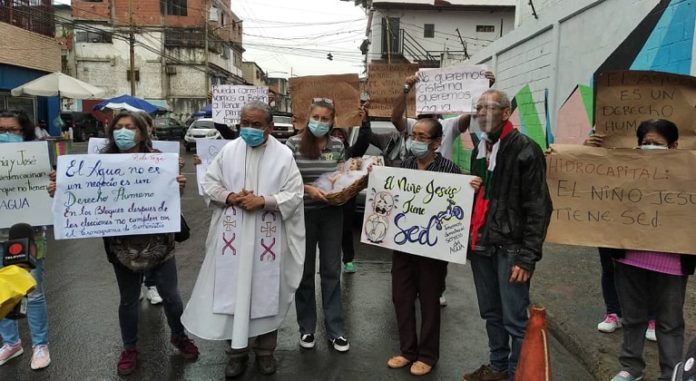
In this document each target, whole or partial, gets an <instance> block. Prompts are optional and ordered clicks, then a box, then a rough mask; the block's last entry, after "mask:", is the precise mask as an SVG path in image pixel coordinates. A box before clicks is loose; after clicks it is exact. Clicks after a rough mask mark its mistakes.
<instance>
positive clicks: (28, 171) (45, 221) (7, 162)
mask: <svg viewBox="0 0 696 381" xmlns="http://www.w3.org/2000/svg"><path fill="white" fill-rule="evenodd" d="M50 171H51V163H50V158H49V155H48V144H47V143H46V142H45V141H44V142H27V143H2V153H0V228H9V227H10V226H12V225H14V224H16V223H19V222H24V223H27V224H29V225H33V226H40V225H51V224H52V223H53V219H52V216H51V213H49V211H50V210H51V202H52V200H51V198H50V197H49V196H48V191H47V189H48V181H49V180H48V172H50Z"/></svg>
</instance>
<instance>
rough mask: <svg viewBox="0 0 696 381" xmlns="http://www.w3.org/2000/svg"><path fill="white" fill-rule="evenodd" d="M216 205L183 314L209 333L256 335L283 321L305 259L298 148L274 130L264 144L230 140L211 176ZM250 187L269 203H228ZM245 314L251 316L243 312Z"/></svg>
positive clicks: (243, 339) (192, 327) (236, 343)
mask: <svg viewBox="0 0 696 381" xmlns="http://www.w3.org/2000/svg"><path fill="white" fill-rule="evenodd" d="M202 186H203V190H204V193H205V197H206V200H207V201H208V202H209V205H210V207H212V208H213V215H212V218H211V221H210V229H209V231H208V237H207V239H206V255H205V259H204V261H203V265H202V266H201V270H200V272H199V274H198V279H197V281H196V284H195V286H194V288H193V292H192V294H191V299H190V300H189V302H188V304H187V306H186V309H185V311H184V314H183V315H182V317H181V321H182V323H183V324H184V326H185V327H186V329H187V330H188V331H189V332H191V333H192V334H194V335H196V336H198V337H201V338H204V339H208V340H229V339H231V340H232V347H233V348H245V347H246V346H247V342H248V338H250V337H255V336H258V335H262V334H264V333H268V332H271V331H274V330H276V329H278V327H279V326H280V324H281V323H282V321H283V319H284V318H285V316H286V314H287V312H288V309H289V308H290V306H291V305H292V302H293V300H294V295H295V290H297V287H298V286H299V283H300V280H301V278H302V271H303V267H304V253H305V230H304V207H303V204H302V197H303V194H304V185H303V183H302V177H301V175H300V171H299V170H298V168H297V165H296V164H295V160H294V158H293V154H292V152H291V151H290V150H289V149H288V148H287V147H286V146H285V145H283V144H281V143H280V142H278V141H277V140H276V139H275V138H273V137H272V136H269V137H268V140H267V141H266V143H264V144H263V145H261V146H258V147H250V146H248V145H247V144H246V143H245V142H244V140H243V139H236V140H234V141H232V142H230V143H229V144H227V145H225V146H224V147H223V148H222V150H221V151H220V153H219V154H218V155H217V156H216V157H215V158H214V159H213V161H212V162H211V163H210V166H209V167H208V172H207V173H206V175H205V179H204V180H203V184H202ZM242 189H246V190H250V191H253V192H254V194H256V195H259V196H264V198H265V199H266V206H265V207H264V208H263V209H260V210H256V211H253V212H247V211H245V210H244V209H242V208H241V207H240V206H228V205H227V204H226V200H227V196H228V195H229V194H230V193H231V192H234V193H238V192H240V191H242ZM242 317H243V318H242Z"/></svg>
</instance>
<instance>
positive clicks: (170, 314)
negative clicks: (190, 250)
mask: <svg viewBox="0 0 696 381" xmlns="http://www.w3.org/2000/svg"><path fill="white" fill-rule="evenodd" d="M112 264H113V266H114V273H115V274H116V283H118V291H119V293H120V294H121V302H120V303H119V306H118V321H119V325H120V326H121V339H122V340H123V347H124V348H125V349H134V348H135V347H136V343H137V341H138V313H139V311H140V287H141V284H142V282H143V273H142V272H136V271H132V270H130V269H129V268H127V267H125V266H123V265H122V264H121V263H119V262H118V261H116V262H114V263H112ZM148 275H149V276H151V279H152V280H153V282H154V283H155V285H156V286H157V290H158V292H159V293H160V296H162V300H163V304H164V315H165V316H166V317H167V323H168V324H169V328H170V329H171V335H172V337H176V336H182V335H184V334H185V332H184V326H183V325H182V324H181V314H182V313H183V312H184V305H183V303H182V301H181V296H180V295H179V286H178V278H177V273H176V259H175V257H172V258H170V259H167V260H166V261H164V262H162V263H161V264H159V265H157V266H156V267H153V268H152V269H150V270H149V272H148Z"/></svg>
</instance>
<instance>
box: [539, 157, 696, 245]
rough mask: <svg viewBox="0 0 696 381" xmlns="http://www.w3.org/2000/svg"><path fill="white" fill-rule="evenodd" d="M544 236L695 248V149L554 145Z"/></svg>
mask: <svg viewBox="0 0 696 381" xmlns="http://www.w3.org/2000/svg"><path fill="white" fill-rule="evenodd" d="M546 161H547V166H548V169H547V176H546V179H547V183H548V186H549V191H550V193H551V198H552V200H553V208H554V211H553V214H552V216H551V225H550V226H549V230H548V235H547V237H546V240H547V241H548V242H555V243H563V244H569V245H582V246H594V247H613V248H626V249H637V250H654V251H664V252H670V253H683V254H696V235H694V234H688V233H682V234H680V233H679V232H685V230H684V229H685V227H687V226H692V225H693V221H694V218H695V216H696V193H695V192H694V184H696V171H694V168H696V152H695V151H684V150H637V149H604V148H593V147H585V146H578V145H553V146H552V152H551V153H550V154H549V155H548V156H547V158H546Z"/></svg>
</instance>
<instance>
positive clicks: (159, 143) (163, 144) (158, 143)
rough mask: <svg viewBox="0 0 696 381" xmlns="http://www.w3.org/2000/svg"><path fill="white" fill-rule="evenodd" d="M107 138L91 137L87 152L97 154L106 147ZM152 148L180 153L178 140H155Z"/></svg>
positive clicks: (163, 151) (164, 151)
mask: <svg viewBox="0 0 696 381" xmlns="http://www.w3.org/2000/svg"><path fill="white" fill-rule="evenodd" d="M106 143H107V139H105V138H89V142H87V153H91V154H97V153H101V150H102V149H104V147H106ZM152 148H154V149H156V150H158V151H160V152H162V153H179V142H178V141H167V140H153V141H152Z"/></svg>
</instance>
